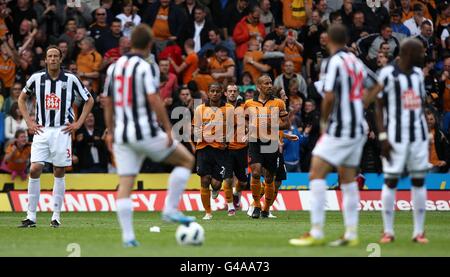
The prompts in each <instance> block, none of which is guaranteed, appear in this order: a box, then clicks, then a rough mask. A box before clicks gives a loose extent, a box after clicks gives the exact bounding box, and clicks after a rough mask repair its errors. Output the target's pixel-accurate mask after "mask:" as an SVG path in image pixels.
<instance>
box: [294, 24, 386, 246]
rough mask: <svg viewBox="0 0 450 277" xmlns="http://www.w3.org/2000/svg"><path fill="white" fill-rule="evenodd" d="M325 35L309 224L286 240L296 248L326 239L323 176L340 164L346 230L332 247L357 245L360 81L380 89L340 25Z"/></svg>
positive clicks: (363, 128) (363, 129)
mask: <svg viewBox="0 0 450 277" xmlns="http://www.w3.org/2000/svg"><path fill="white" fill-rule="evenodd" d="M328 36H329V38H330V42H329V50H330V53H331V57H330V59H329V60H328V63H327V64H326V65H325V66H324V67H323V69H324V72H323V75H324V77H325V80H324V88H323V90H324V94H325V95H324V99H323V101H322V113H321V124H320V125H321V131H322V136H321V138H320V139H319V141H318V142H317V144H316V146H315V148H314V150H313V153H312V154H313V158H312V166H311V170H310V175H309V178H310V183H309V185H310V190H311V225H312V227H311V231H310V232H309V233H306V234H305V235H304V236H303V237H301V238H299V239H291V240H290V241H289V242H290V244H292V245H296V246H313V245H321V244H324V243H325V240H324V232H323V228H324V224H325V203H326V190H327V185H326V182H325V177H326V175H327V174H328V173H329V172H331V171H332V169H333V167H337V168H338V174H339V179H340V181H341V184H342V193H343V213H344V223H345V234H344V236H343V237H342V238H341V239H339V240H337V241H334V242H332V243H331V246H355V245H357V244H358V233H357V228H358V205H359V190H358V185H357V183H356V182H355V176H356V174H357V168H358V166H359V163H360V160H361V154H362V150H363V146H364V143H365V141H366V137H367V132H368V126H367V123H366V122H365V120H364V105H363V91H364V81H369V80H370V81H371V82H370V84H369V83H368V84H366V85H367V86H371V87H372V88H373V89H379V86H378V85H377V84H376V76H372V75H370V74H368V73H367V71H366V69H365V67H364V65H363V63H362V62H361V61H360V60H359V59H358V58H356V57H355V56H354V55H353V54H352V53H349V52H347V51H346V50H345V45H346V43H347V30H346V28H345V27H344V26H343V25H338V24H336V25H332V26H330V28H329V29H328ZM325 128H326V130H325Z"/></svg>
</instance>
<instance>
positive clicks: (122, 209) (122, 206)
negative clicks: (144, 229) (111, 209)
mask: <svg viewBox="0 0 450 277" xmlns="http://www.w3.org/2000/svg"><path fill="white" fill-rule="evenodd" d="M116 206H117V218H118V219H119V223H120V227H121V228H122V240H123V242H128V241H131V240H134V239H135V238H136V237H135V235H134V229H133V202H131V199H130V198H120V199H117V200H116Z"/></svg>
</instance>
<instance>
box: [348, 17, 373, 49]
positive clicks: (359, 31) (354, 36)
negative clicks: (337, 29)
mask: <svg viewBox="0 0 450 277" xmlns="http://www.w3.org/2000/svg"><path fill="white" fill-rule="evenodd" d="M371 32H372V31H371V28H370V27H369V26H367V25H366V23H365V18H364V13H363V12H362V11H354V12H353V24H352V26H351V28H350V29H349V34H350V45H351V44H352V43H355V42H356V41H357V40H358V39H360V38H363V37H366V36H368V35H369V34H370V33H371Z"/></svg>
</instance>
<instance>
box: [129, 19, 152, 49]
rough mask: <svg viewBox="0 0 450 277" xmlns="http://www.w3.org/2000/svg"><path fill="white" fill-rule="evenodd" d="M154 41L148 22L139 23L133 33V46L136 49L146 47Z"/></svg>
mask: <svg viewBox="0 0 450 277" xmlns="http://www.w3.org/2000/svg"><path fill="white" fill-rule="evenodd" d="M152 41H153V33H152V29H150V27H149V26H148V25H147V24H139V25H138V26H136V28H134V30H133V32H132V33H131V47H132V48H136V49H141V50H143V49H146V48H147V46H148V44H149V43H151V42H152Z"/></svg>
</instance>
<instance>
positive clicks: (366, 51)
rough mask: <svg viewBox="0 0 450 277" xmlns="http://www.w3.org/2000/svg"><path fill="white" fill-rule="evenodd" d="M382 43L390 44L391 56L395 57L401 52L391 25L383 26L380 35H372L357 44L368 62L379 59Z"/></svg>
mask: <svg viewBox="0 0 450 277" xmlns="http://www.w3.org/2000/svg"><path fill="white" fill-rule="evenodd" d="M382 43H388V44H389V53H388V54H389V56H392V57H395V56H397V55H398V53H399V50H400V42H399V41H398V39H397V38H395V37H394V36H392V28H391V26H390V25H389V24H386V25H382V26H381V29H380V33H379V34H371V35H369V36H367V37H365V38H363V39H360V40H359V41H358V42H357V45H358V48H359V49H360V53H361V55H362V57H363V58H364V59H365V60H366V61H368V60H371V59H374V58H376V57H377V54H378V51H379V50H380V46H381V44H382Z"/></svg>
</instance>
